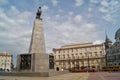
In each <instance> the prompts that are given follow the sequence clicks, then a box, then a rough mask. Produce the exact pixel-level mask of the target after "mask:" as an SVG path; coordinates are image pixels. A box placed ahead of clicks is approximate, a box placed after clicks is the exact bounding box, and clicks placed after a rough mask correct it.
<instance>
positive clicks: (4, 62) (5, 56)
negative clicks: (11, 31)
mask: <svg viewBox="0 0 120 80" xmlns="http://www.w3.org/2000/svg"><path fill="white" fill-rule="evenodd" d="M12 58H13V57H12V54H10V53H8V52H0V71H2V70H5V71H11V67H12Z"/></svg>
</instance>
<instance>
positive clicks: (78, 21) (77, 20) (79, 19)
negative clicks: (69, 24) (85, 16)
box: [74, 15, 82, 23]
mask: <svg viewBox="0 0 120 80" xmlns="http://www.w3.org/2000/svg"><path fill="white" fill-rule="evenodd" d="M74 20H75V22H77V23H80V22H82V16H81V15H76V16H75V17H74Z"/></svg>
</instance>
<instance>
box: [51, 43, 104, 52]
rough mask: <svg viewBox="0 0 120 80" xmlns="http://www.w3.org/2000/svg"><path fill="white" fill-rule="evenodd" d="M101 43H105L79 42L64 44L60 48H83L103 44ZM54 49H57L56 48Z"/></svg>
mask: <svg viewBox="0 0 120 80" xmlns="http://www.w3.org/2000/svg"><path fill="white" fill-rule="evenodd" d="M101 45H103V44H93V43H92V42H90V43H77V44H70V45H63V46H62V47H61V48H59V49H69V48H83V47H91V46H101ZM53 50H57V49H55V48H54V49H53Z"/></svg>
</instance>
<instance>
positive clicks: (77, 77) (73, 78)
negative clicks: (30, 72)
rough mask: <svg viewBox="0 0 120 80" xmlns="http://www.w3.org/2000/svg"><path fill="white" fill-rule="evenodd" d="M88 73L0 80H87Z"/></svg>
mask: <svg viewBox="0 0 120 80" xmlns="http://www.w3.org/2000/svg"><path fill="white" fill-rule="evenodd" d="M88 76H89V73H68V74H64V75H58V76H52V77H12V76H11V77H8V76H0V80H87V78H88Z"/></svg>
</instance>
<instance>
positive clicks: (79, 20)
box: [0, 0, 120, 64]
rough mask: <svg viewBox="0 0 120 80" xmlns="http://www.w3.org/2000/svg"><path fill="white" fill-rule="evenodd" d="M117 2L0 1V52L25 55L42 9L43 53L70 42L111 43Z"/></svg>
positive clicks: (117, 23)
mask: <svg viewBox="0 0 120 80" xmlns="http://www.w3.org/2000/svg"><path fill="white" fill-rule="evenodd" d="M119 4H120V0H0V52H9V53H12V54H13V61H14V64H15V63H16V59H17V55H18V54H21V53H28V49H29V45H30V40H31V34H32V29H33V23H34V20H35V16H36V12H37V9H38V7H39V6H41V7H42V15H41V17H42V20H43V25H44V33H45V43H46V52H47V53H51V52H52V49H53V48H59V47H61V46H62V45H66V44H72V43H86V42H95V43H100V42H104V40H105V36H106V33H107V35H108V37H109V39H111V40H112V42H115V39H114V37H115V32H116V31H117V30H118V29H119V28H120V5H119Z"/></svg>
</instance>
